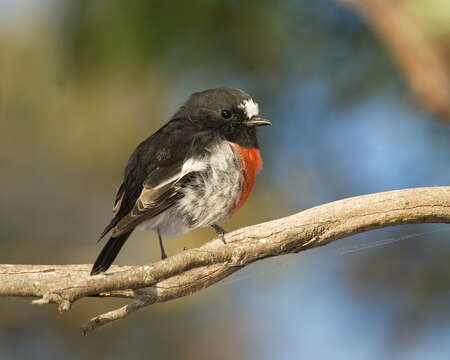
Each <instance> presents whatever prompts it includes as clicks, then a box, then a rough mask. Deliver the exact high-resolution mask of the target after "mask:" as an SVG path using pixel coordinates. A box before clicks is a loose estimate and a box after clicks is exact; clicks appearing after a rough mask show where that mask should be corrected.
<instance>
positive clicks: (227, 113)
mask: <svg viewBox="0 0 450 360" xmlns="http://www.w3.org/2000/svg"><path fill="white" fill-rule="evenodd" d="M222 117H223V118H224V119H229V118H230V117H231V111H230V110H222Z"/></svg>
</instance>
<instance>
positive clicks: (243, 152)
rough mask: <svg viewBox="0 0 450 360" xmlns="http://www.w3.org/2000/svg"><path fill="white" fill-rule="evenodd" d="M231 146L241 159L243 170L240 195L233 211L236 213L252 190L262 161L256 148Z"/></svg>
mask: <svg viewBox="0 0 450 360" xmlns="http://www.w3.org/2000/svg"><path fill="white" fill-rule="evenodd" d="M233 145H234V148H235V149H236V150H237V152H238V153H239V155H240V157H241V162H242V170H243V171H242V172H243V183H242V193H241V197H240V199H239V200H238V201H237V203H236V207H235V208H234V211H233V212H236V211H238V210H239V209H240V208H241V207H242V205H244V203H245V201H246V200H247V198H248V196H249V195H250V193H251V192H252V190H253V185H255V177H256V174H257V173H258V172H259V171H260V170H261V169H262V159H261V154H260V153H259V150H258V149H257V148H246V147H242V146H239V145H237V144H233Z"/></svg>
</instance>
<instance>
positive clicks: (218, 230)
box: [211, 224, 227, 244]
mask: <svg viewBox="0 0 450 360" xmlns="http://www.w3.org/2000/svg"><path fill="white" fill-rule="evenodd" d="M211 227H212V228H213V229H214V230H216V234H217V235H219V236H220V238H221V239H222V242H223V243H224V244H226V242H225V234H226V233H227V232H226V231H225V230H224V229H223V228H221V227H220V226H219V225H216V224H214V225H211Z"/></svg>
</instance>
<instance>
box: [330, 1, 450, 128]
mask: <svg viewBox="0 0 450 360" xmlns="http://www.w3.org/2000/svg"><path fill="white" fill-rule="evenodd" d="M336 1H337V2H339V3H341V4H343V5H345V6H347V7H350V8H353V9H355V10H356V11H357V12H359V13H360V14H362V15H363V16H364V17H365V18H366V19H367V21H368V23H369V24H370V26H371V27H372V29H373V30H374V31H375V33H377V35H378V36H379V37H380V39H381V40H382V41H383V42H384V44H385V45H386V46H387V48H388V50H389V51H390V52H391V54H392V55H393V57H394V58H395V60H396V62H397V64H398V66H399V68H400V69H401V70H402V72H403V74H404V75H405V78H406V80H407V82H408V83H409V87H410V88H411V89H412V90H413V92H414V93H415V94H416V95H417V97H418V99H420V100H421V102H422V103H423V105H425V106H426V107H427V108H428V109H429V110H430V111H431V112H432V113H434V114H435V115H437V116H439V118H440V119H441V120H443V121H446V122H449V121H450V95H449V94H450V68H449V67H448V64H447V63H446V59H445V56H444V52H443V51H441V50H440V49H439V46H438V44H437V43H436V41H433V39H432V38H431V37H430V36H427V35H426V34H425V31H424V28H423V26H421V25H422V24H418V21H417V20H416V21H414V19H413V18H412V16H411V15H408V12H407V10H406V6H405V3H404V2H402V1H390V0H336Z"/></svg>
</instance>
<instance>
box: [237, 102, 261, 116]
mask: <svg viewBox="0 0 450 360" xmlns="http://www.w3.org/2000/svg"><path fill="white" fill-rule="evenodd" d="M238 107H239V108H241V109H242V110H244V112H245V115H247V117H248V118H249V119H250V118H251V117H252V116H255V115H258V114H259V107H258V104H257V103H255V102H254V101H253V99H249V100H244V101H243V102H241V103H240V104H239V105H238Z"/></svg>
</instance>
